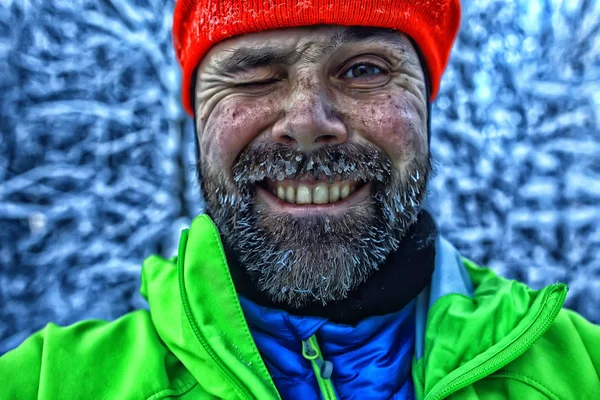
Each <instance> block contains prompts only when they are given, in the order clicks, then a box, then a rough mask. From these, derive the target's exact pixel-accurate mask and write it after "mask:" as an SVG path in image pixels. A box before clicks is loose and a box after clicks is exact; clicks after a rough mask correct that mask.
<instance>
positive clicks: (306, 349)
mask: <svg viewBox="0 0 600 400" xmlns="http://www.w3.org/2000/svg"><path fill="white" fill-rule="evenodd" d="M316 340H317V339H316V337H315V335H312V336H311V337H309V338H308V340H303V341H302V356H303V357H304V358H305V359H307V360H309V361H310V362H312V363H315V364H317V367H319V371H320V375H321V378H323V379H330V378H331V374H332V373H333V364H332V363H331V361H327V360H324V359H323V356H322V355H321V352H320V349H319V347H318V345H313V343H311V341H316Z"/></svg>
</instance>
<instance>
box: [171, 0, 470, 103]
mask: <svg viewBox="0 0 600 400" xmlns="http://www.w3.org/2000/svg"><path fill="white" fill-rule="evenodd" d="M459 23H460V1H459V0H178V1H177V4H176V5H175V14H174V17H173V42H174V45H175V52H176V54H177V59H178V60H179V63H180V65H181V67H182V69H183V83H182V97H183V106H184V108H185V110H186V111H187V112H188V114H190V115H193V110H192V99H191V94H192V85H193V84H194V82H193V81H192V77H193V74H194V70H195V69H196V67H197V66H198V63H199V62H200V61H201V60H202V57H204V55H205V54H206V53H207V52H208V50H210V48H211V47H212V46H213V45H215V44H216V43H219V42H221V41H223V40H225V39H227V38H230V37H233V36H237V35H242V34H245V33H252V32H262V31H268V30H272V29H279V28H291V27H299V26H310V25H346V26H369V27H374V28H387V29H395V30H398V31H400V32H403V33H405V34H406V35H408V36H409V37H410V38H411V39H412V40H413V41H414V42H415V43H417V45H418V48H419V50H420V52H421V54H422V56H423V57H424V59H425V61H426V67H427V72H428V76H429V79H430V81H429V87H430V90H431V91H430V99H431V100H432V101H433V100H434V99H435V96H436V95H437V92H438V90H439V86H440V79H441V76H442V72H443V71H444V69H445V68H446V65H447V63H448V58H449V56H450V50H451V48H452V43H453V42H454V39H455V38H456V34H457V32H458V26H459Z"/></svg>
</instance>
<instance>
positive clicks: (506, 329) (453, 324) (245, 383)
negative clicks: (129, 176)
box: [141, 214, 567, 399]
mask: <svg viewBox="0 0 600 400" xmlns="http://www.w3.org/2000/svg"><path fill="white" fill-rule="evenodd" d="M437 246H438V247H439V248H440V249H441V250H442V251H439V253H440V255H439V257H437V256H436V268H435V271H436V272H435V273H434V276H433V281H432V284H431V289H430V290H429V291H427V290H426V291H423V292H422V293H421V295H419V298H418V305H417V316H419V315H420V320H421V327H420V328H417V340H420V343H421V344H420V350H419V348H418V347H417V354H416V357H415V358H416V360H415V361H416V362H415V364H414V365H413V380H415V389H416V390H417V396H418V398H421V397H423V395H424V394H425V395H426V398H429V397H431V398H434V399H435V398H441V397H443V395H447V394H448V392H447V390H449V389H448V387H452V388H453V389H452V390H458V389H459V388H460V386H459V385H457V384H456V382H457V381H458V382H459V383H460V381H461V379H463V381H462V382H463V383H464V382H466V381H464V379H465V376H466V377H469V376H471V375H470V374H472V373H473V371H478V370H477V366H480V365H482V363H486V362H488V363H489V362H491V361H494V360H495V362H496V363H495V364H493V366H494V367H495V368H496V369H497V368H500V367H501V366H502V365H503V364H502V363H504V364H506V363H508V362H510V361H511V360H513V359H514V357H517V356H518V355H519V354H522V353H523V352H524V351H525V350H526V349H527V346H531V344H532V343H533V342H532V340H534V339H536V338H537V337H539V336H540V335H542V334H543V333H544V332H545V330H547V329H548V327H549V326H550V324H551V323H552V320H553V319H554V318H555V317H556V314H557V313H558V310H559V309H560V307H561V306H562V304H563V302H564V297H565V296H566V290H567V289H566V286H565V285H562V284H556V285H551V286H549V287H547V288H544V289H543V290H541V291H534V290H531V289H529V288H527V287H526V286H525V285H523V284H521V283H518V282H515V281H508V280H506V279H504V278H501V277H498V276H496V275H495V274H493V272H491V271H490V270H488V269H485V268H480V267H477V266H476V265H475V264H473V263H471V262H470V261H468V260H466V259H464V258H459V257H460V256H458V253H457V252H456V251H455V250H453V248H452V247H451V246H450V245H449V244H448V243H447V242H445V241H444V240H443V239H441V238H438V243H437ZM469 281H470V282H471V285H469ZM461 282H462V283H461ZM141 292H142V295H144V297H146V299H147V300H148V303H149V306H150V315H151V318H152V321H153V324H154V326H155V328H156V331H157V333H158V335H159V336H160V338H161V339H162V340H163V341H164V342H165V344H166V345H167V347H168V348H169V350H170V351H171V352H172V353H173V354H174V355H175V356H176V357H177V358H178V359H179V360H180V361H181V362H182V363H183V365H184V366H185V367H186V368H187V369H188V370H189V371H190V373H191V374H192V375H193V376H194V377H195V378H196V379H197V380H198V381H199V382H201V383H202V386H203V387H205V388H206V390H208V391H209V392H210V394H212V395H213V396H215V397H218V398H223V399H240V398H241V399H251V398H261V399H263V398H264V399H279V398H280V397H279V394H278V392H277V389H276V388H275V385H274V383H273V381H272V379H271V377H270V375H269V373H268V371H267V368H266V366H265V364H264V362H263V360H262V358H261V356H260V353H259V352H258V349H257V348H256V345H255V344H254V341H253V339H252V336H251V333H250V329H249V327H248V324H247V322H246V319H245V317H244V314H243V312H242V309H241V306H240V302H239V300H238V296H237V293H236V290H235V287H234V284H233V281H232V279H231V275H230V272H229V268H228V266H227V263H226V260H225V254H224V251H223V247H222V244H221V241H220V237H219V233H218V230H217V228H216V227H215V225H214V224H213V222H212V221H211V219H210V218H209V217H208V216H207V215H204V214H202V215H200V216H198V217H196V218H195V219H194V221H193V222H192V225H191V227H190V229H189V231H188V230H186V231H184V232H183V233H182V236H181V241H180V246H179V253H178V257H177V258H176V259H172V260H166V259H164V258H161V257H159V256H151V257H149V258H148V259H147V260H146V261H145V262H144V266H143V270H142V288H141ZM419 310H420V311H419ZM499 310H501V311H502V312H499ZM419 329H420V331H419ZM532 330H534V332H533V331H532ZM523 337H526V338H528V341H523V340H518V339H519V338H523ZM419 338H421V339H419ZM516 344H518V345H519V346H518V348H515V345H516ZM507 352H509V353H508V354H509V355H510V357H509V356H506V357H498V355H499V354H500V355H502V354H507ZM511 357H512V358H511ZM491 372H493V370H490V371H488V372H487V373H491ZM464 384H465V385H466V384H467V383H464ZM419 391H420V392H419ZM428 393H429V395H427V394H428ZM436 393H437V394H436ZM436 396H437V397H436Z"/></svg>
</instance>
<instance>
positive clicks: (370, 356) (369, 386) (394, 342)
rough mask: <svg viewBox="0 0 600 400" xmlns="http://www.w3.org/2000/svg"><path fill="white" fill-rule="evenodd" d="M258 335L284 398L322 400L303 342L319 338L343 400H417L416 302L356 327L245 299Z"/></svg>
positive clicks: (256, 338)
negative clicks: (414, 375)
mask: <svg viewBox="0 0 600 400" xmlns="http://www.w3.org/2000/svg"><path fill="white" fill-rule="evenodd" d="M240 302H241V305H242V309H243V310H244V313H245V315H246V319H247V321H248V324H249V326H250V330H251V332H252V336H253V337H254V340H255V342H256V345H257V347H258V349H259V350H260V352H261V354H262V356H263V359H264V361H265V363H266V365H267V368H268V369H269V372H270V374H271V376H272V377H273V380H274V382H275V385H276V386H277V389H278V390H279V392H280V393H281V395H282V397H283V398H284V399H316V398H319V393H320V391H319V386H318V383H317V381H316V379H315V377H314V373H313V370H312V367H311V364H310V362H309V361H308V360H306V359H304V357H303V356H302V341H303V340H307V339H308V338H309V337H310V336H312V335H313V334H316V337H317V340H318V342H319V345H320V348H321V350H322V352H323V356H324V358H325V359H326V360H327V361H330V362H331V363H332V364H333V374H332V381H333V384H334V386H335V387H336V390H337V392H338V395H339V397H340V398H343V399H369V398H377V399H389V398H402V399H405V398H412V397H413V396H412V393H413V387H412V379H411V374H410V367H411V360H412V357H413V354H414V343H415V308H416V302H415V301H412V302H411V303H409V304H408V305H407V306H406V307H404V309H402V310H401V311H399V312H397V313H394V314H388V315H384V316H377V317H370V318H366V319H364V320H363V321H361V322H360V323H359V324H358V325H356V326H350V325H344V324H335V323H332V322H329V321H327V320H326V319H324V318H319V317H298V316H294V315H291V314H289V313H287V312H285V311H281V310H277V309H271V308H267V307H263V306H260V305H257V304H256V303H253V302H251V301H250V300H248V299H246V298H243V297H240Z"/></svg>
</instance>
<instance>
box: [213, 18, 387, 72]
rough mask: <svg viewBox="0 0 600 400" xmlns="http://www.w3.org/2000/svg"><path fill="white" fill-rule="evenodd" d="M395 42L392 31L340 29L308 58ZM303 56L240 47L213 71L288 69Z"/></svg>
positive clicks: (273, 49)
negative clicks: (344, 48)
mask: <svg viewBox="0 0 600 400" xmlns="http://www.w3.org/2000/svg"><path fill="white" fill-rule="evenodd" d="M376 39H386V40H390V39H392V40H394V41H396V42H397V41H398V40H399V35H398V32H397V31H395V30H393V29H383V28H371V27H363V26H351V27H344V28H341V29H340V30H338V31H336V32H335V33H334V34H333V35H332V36H331V40H330V42H329V43H327V44H324V45H323V46H322V47H320V48H319V49H318V50H317V52H316V53H317V54H316V55H315V54H313V55H312V56H311V57H310V58H312V59H314V58H319V57H322V56H323V55H325V54H327V53H329V52H332V51H335V50H336V49H337V48H339V47H341V46H344V45H348V44H352V43H357V42H363V41H366V40H376ZM302 56H303V54H302V52H300V51H298V50H295V49H289V48H285V47H277V46H272V45H263V46H259V47H240V48H237V49H234V50H231V55H229V56H228V57H226V58H224V59H223V60H220V61H219V62H217V64H216V66H215V67H216V69H217V70H218V71H219V72H220V73H222V74H225V75H234V74H236V73H240V72H246V71H251V70H253V69H257V68H262V67H268V66H272V65H291V64H293V63H295V62H297V61H298V60H299V59H300V58H301V57H302Z"/></svg>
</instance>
